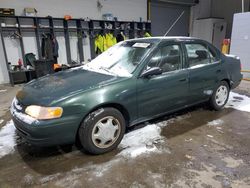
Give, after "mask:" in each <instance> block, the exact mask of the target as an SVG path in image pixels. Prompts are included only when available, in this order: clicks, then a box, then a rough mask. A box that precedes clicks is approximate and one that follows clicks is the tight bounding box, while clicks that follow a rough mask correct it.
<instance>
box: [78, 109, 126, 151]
mask: <svg viewBox="0 0 250 188" xmlns="http://www.w3.org/2000/svg"><path fill="white" fill-rule="evenodd" d="M125 129H126V123H125V119H124V117H123V115H122V114H121V112H120V111H118V110H117V109H115V108H100V109H98V110H96V111H94V112H92V113H90V114H89V115H88V116H87V117H86V118H85V119H84V121H83V122H82V124H81V126H80V128H79V131H78V136H79V140H80V144H81V145H82V147H83V150H84V151H86V152H88V153H90V154H95V155H98V154H103V153H106V152H109V151H111V150H113V149H115V148H116V147H117V146H118V144H119V143H120V142H121V140H122V138H123V136H124V133H125Z"/></svg>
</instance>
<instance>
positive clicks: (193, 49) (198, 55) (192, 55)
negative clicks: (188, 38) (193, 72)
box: [185, 43, 211, 68]
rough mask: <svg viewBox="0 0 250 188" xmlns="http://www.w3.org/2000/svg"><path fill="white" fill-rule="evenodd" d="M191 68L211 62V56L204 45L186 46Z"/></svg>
mask: <svg viewBox="0 0 250 188" xmlns="http://www.w3.org/2000/svg"><path fill="white" fill-rule="evenodd" d="M185 46H186V50H187V60H188V66H189V67H194V68H195V67H200V66H203V65H206V64H209V63H210V62H211V60H210V54H209V51H208V49H207V47H206V46H204V45H202V44H196V43H192V44H185Z"/></svg>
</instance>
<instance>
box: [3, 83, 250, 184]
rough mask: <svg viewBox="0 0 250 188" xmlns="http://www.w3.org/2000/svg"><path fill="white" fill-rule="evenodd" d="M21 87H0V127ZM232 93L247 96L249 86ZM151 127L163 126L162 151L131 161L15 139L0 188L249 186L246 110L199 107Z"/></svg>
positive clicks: (249, 127)
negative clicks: (217, 109)
mask: <svg viewBox="0 0 250 188" xmlns="http://www.w3.org/2000/svg"><path fill="white" fill-rule="evenodd" d="M6 89H7V91H4V90H6ZM19 89H20V86H15V87H14V88H13V87H8V86H0V105H1V109H0V119H4V122H3V123H2V124H1V126H3V125H5V123H6V122H7V121H9V120H10V116H9V111H8V108H9V105H10V102H11V99H12V98H13V96H14V95H15V93H16V91H17V90H19ZM1 90H2V92H1ZM236 92H238V93H242V94H245V95H248V96H250V82H245V81H243V82H242V83H241V85H240V86H239V87H238V88H237V89H236ZM214 120H216V122H217V123H212V124H209V122H214ZM149 124H156V125H158V124H159V125H161V136H162V137H161V139H159V140H155V141H154V142H153V144H154V146H156V147H157V148H158V149H159V151H161V152H151V153H145V154H142V155H138V156H137V157H132V158H131V157H123V156H120V155H119V153H120V152H121V149H117V150H115V151H113V152H111V153H108V154H104V155H100V156H89V155H86V154H84V153H82V152H81V151H79V150H77V149H76V148H75V147H73V149H72V150H67V149H68V148H46V149H39V148H33V147H30V146H28V145H26V144H24V143H22V142H21V141H19V140H17V143H18V144H17V146H16V147H15V151H14V153H12V154H9V155H6V156H4V157H2V158H0V169H1V170H0V187H41V186H44V187H131V188H137V187H139V188H143V187H173V188H175V187H176V188H179V187H197V188H200V187H205V188H210V187H215V188H217V187H237V188H238V187H250V147H249V145H250V137H249V135H250V113H249V112H243V111H238V110H235V109H232V108H226V109H224V110H222V111H220V112H215V111H210V110H208V109H207V108H206V105H200V106H196V107H193V108H189V109H187V110H184V111H181V112H179V113H177V114H174V115H171V116H167V117H164V118H161V119H157V120H154V121H152V122H149ZM164 124H167V126H165V125H164ZM162 125H163V126H162ZM141 127H143V125H139V126H137V127H135V129H137V130H139V129H140V128H141ZM142 129H143V128H142ZM137 130H130V131H131V133H132V132H133V131H134V132H135V131H137ZM128 134H130V133H128ZM0 144H1V143H0ZM147 147H152V146H151V145H147Z"/></svg>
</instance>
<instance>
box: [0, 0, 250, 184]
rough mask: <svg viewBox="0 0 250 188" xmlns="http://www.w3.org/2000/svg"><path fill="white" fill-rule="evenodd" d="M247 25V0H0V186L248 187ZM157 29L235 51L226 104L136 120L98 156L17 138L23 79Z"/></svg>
mask: <svg viewBox="0 0 250 188" xmlns="http://www.w3.org/2000/svg"><path fill="white" fill-rule="evenodd" d="M249 23H250V1H249V0H220V1H218V0H217V1H216V0H175V1H174V0H126V1H123V0H94V1H90V0H73V1H67V0H53V1H49V0H43V1H39V0H12V1H1V2H0V35H1V37H0V106H1V108H0V169H1V171H0V187H101V186H102V187H131V188H137V187H139V188H143V187H171V188H172V187H173V188H175V187H197V188H198V187H215V188H217V187H223V188H229V187H233V188H234V187H237V188H238V187H242V188H245V187H246V188H247V187H250V148H249V144H250V138H249V134H250V82H249V81H250V61H249V60H250V53H249V47H250V24H249ZM166 34H167V35H166ZM164 35H166V36H167V37H173V36H174V37H180V36H183V37H195V38H200V39H203V40H205V41H207V42H209V43H211V44H213V45H214V46H215V47H216V48H217V49H218V50H220V51H221V52H222V53H223V54H230V55H236V56H238V57H239V58H240V60H241V73H242V75H243V79H242V81H241V84H240V85H239V86H238V87H237V88H235V89H234V90H232V91H231V92H230V95H229V100H228V102H227V104H226V105H225V108H224V109H222V110H220V111H213V110H210V109H209V108H208V107H207V105H206V104H199V105H196V106H193V107H189V108H187V109H185V110H181V111H178V112H175V113H172V114H169V115H167V116H163V117H160V118H157V119H153V120H150V121H147V122H145V123H140V124H138V125H135V126H133V127H131V128H129V129H128V130H126V134H125V136H124V138H123V141H122V142H121V144H120V145H119V146H118V148H117V149H115V150H113V151H112V152H109V153H106V154H103V155H94V156H93V155H89V154H87V153H84V152H82V151H81V150H79V149H78V147H77V146H76V145H74V146H68V145H66V146H57V147H48V148H39V147H34V146H30V145H29V144H27V143H25V142H23V141H22V139H21V138H19V137H18V136H17V135H16V133H15V127H14V125H13V121H12V120H11V114H10V106H11V103H12V100H13V98H14V97H15V96H16V94H17V92H18V91H19V90H21V89H22V87H23V86H24V85H25V84H26V83H28V82H30V81H34V80H36V79H39V78H40V77H43V76H45V75H47V74H57V72H61V71H67V70H69V69H72V70H74V69H76V68H79V67H81V66H82V65H85V64H87V63H89V62H90V61H91V60H93V59H94V58H95V57H97V56H98V55H100V54H101V53H102V52H104V51H105V50H107V49H108V48H109V47H111V46H113V45H115V44H116V43H118V42H120V41H124V40H127V39H134V38H144V37H145V38H148V37H156V36H164ZM104 36H105V37H106V36H109V37H110V38H109V39H110V40H109V41H108V42H109V45H108V46H107V47H106V46H105V47H103V46H104V45H103V41H104V40H105V39H104ZM102 40H103V41H102ZM110 41H112V42H110ZM108 42H107V43H108ZM100 43H102V44H100ZM83 82H88V80H86V81H83ZM62 139H63V138H62Z"/></svg>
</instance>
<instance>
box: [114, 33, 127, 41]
mask: <svg viewBox="0 0 250 188" xmlns="http://www.w3.org/2000/svg"><path fill="white" fill-rule="evenodd" d="M125 39H126V37H125V35H124V34H123V33H122V32H121V33H118V34H117V37H116V41H117V42H121V41H124V40H125Z"/></svg>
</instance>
